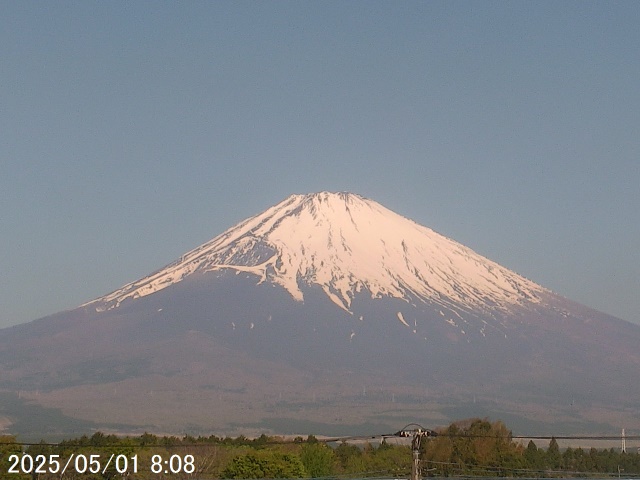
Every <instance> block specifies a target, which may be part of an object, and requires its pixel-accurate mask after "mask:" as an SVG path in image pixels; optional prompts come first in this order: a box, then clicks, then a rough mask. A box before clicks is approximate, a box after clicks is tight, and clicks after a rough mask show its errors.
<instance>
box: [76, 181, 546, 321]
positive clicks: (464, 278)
mask: <svg viewBox="0 0 640 480" xmlns="http://www.w3.org/2000/svg"><path fill="white" fill-rule="evenodd" d="M223 269H233V270H235V271H237V272H248V273H252V274H255V275H257V276H258V277H259V278H260V280H261V281H267V282H271V283H275V284H278V285H280V286H282V287H283V288H284V289H286V290H287V291H288V292H289V293H290V294H291V296H292V297H293V298H294V299H295V300H298V301H302V300H303V298H304V296H303V293H302V287H304V286H307V287H308V286H310V285H318V286H320V287H321V288H322V290H323V291H324V292H325V294H326V295H327V296H328V297H329V298H331V300H332V301H334V302H335V303H336V304H337V305H338V306H340V307H341V308H343V309H345V310H346V311H350V307H351V301H352V299H353V297H354V295H355V294H356V293H358V292H361V291H367V292H369V293H370V295H371V297H372V298H376V297H383V296H388V297H394V298H403V299H410V298H413V299H416V300H421V301H428V302H433V303H437V304H440V305H442V306H445V307H455V308H462V309H468V310H477V309H482V310H485V311H491V310H497V311H504V312H508V311H510V310H511V309H512V308H513V307H514V306H522V305H524V304H529V303H538V302H540V294H542V293H545V292H547V291H546V290H545V289H544V288H542V287H540V286H539V285H536V284H535V283H533V282H531V281H529V280H527V279H525V278H523V277H521V276H519V275H517V274H515V273H513V272H511V271H509V270H507V269H505V268H503V267H501V266H500V265H498V264H496V263H495V262H492V261H490V260H488V259H486V258H484V257H482V256H480V255H478V254H476V253H475V252H473V251H472V250H470V249H468V248H466V247H464V246H463V245H460V244H459V243H457V242H454V241H452V240H450V239H448V238H445V237H443V236H442V235H439V234H437V233H436V232H434V231H433V230H430V229H428V228H426V227H422V226H420V225H418V224H416V223H414V222H412V221H410V220H408V219H406V218H404V217H401V216H400V215H397V214H396V213H394V212H392V211H390V210H388V209H386V208H384V207H383V206H381V205H380V204H378V203H376V202H374V201H372V200H367V199H364V198H362V197H360V196H358V195H354V194H350V193H339V194H330V193H327V192H322V193H318V194H314V195H292V196H290V197H289V198H287V199H285V200H284V201H283V202H281V203H279V204H278V205H276V206H274V207H272V208H270V209H268V210H267V211H266V212H264V213H262V214H260V215H257V216H255V217H252V218H250V219H248V220H245V221H244V222H242V223H240V224H239V225H238V226H236V227H233V228H231V229H229V230H227V231H226V232H224V233H223V234H221V235H219V236H217V237H216V238H214V239H213V240H211V241H210V242H208V243H205V244H204V245H202V246H200V247H198V248H196V249H194V250H192V251H190V252H188V253H186V254H185V255H183V256H182V257H181V258H180V260H178V261H176V262H174V263H173V264H171V265H169V266H168V267H166V268H164V269H162V270H160V271H158V272H156V273H154V274H152V275H150V276H148V277H145V278H143V279H142V280H140V281H137V282H134V283H131V284H129V285H126V286H124V287H123V288H121V289H119V290H117V291H115V292H113V293H111V294H110V295H107V296H105V297H102V298H100V299H98V300H95V301H93V302H90V303H89V304H87V305H95V306H96V308H97V309H99V310H101V309H104V308H114V307H116V306H118V305H120V304H121V303H122V302H123V301H125V300H127V299H135V298H140V297H143V296H145V295H149V294H152V293H155V292H157V291H159V290H161V289H163V288H166V287H168V286H170V285H173V284H175V283H176V282H180V281H182V280H183V279H184V278H186V277H188V276H189V275H191V274H193V273H195V272H203V271H204V272H214V271H220V270H223Z"/></svg>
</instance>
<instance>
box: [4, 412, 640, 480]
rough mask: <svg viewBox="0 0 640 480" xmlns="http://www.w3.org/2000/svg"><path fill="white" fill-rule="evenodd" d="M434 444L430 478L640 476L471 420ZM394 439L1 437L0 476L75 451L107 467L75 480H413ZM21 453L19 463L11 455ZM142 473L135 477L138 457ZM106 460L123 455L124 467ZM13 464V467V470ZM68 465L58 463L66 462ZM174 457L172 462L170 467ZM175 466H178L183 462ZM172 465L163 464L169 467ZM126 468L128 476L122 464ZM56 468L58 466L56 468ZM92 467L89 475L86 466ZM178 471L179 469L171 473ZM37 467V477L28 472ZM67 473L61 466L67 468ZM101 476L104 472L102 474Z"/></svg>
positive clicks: (620, 457)
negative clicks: (52, 440) (33, 440)
mask: <svg viewBox="0 0 640 480" xmlns="http://www.w3.org/2000/svg"><path fill="white" fill-rule="evenodd" d="M437 434H438V435H437V436H433V437H427V438H425V439H424V441H423V442H422V443H421V446H420V458H421V468H422V474H423V476H433V477H455V476H492V477H528V478H549V477H571V476H576V477H578V476H585V475H587V474H597V475H598V476H601V477H603V476H609V475H611V476H619V475H620V474H621V473H622V474H623V475H624V476H625V477H626V478H628V477H631V476H639V475H640V455H639V454H638V453H637V452H633V453H623V452H620V450H619V449H613V448H612V449H604V450H603V449H595V448H591V449H588V450H584V449H581V448H576V449H573V448H567V449H564V450H561V449H560V448H559V446H558V442H557V441H556V440H555V439H554V438H552V439H551V440H550V442H549V443H548V444H547V445H541V446H538V445H536V443H535V442H533V441H529V443H528V444H527V445H526V446H525V445H523V444H522V443H521V442H519V441H515V440H514V439H513V436H512V433H511V431H510V430H509V429H508V428H507V427H506V426H505V425H504V424H503V423H502V422H499V421H497V422H490V421H489V420H487V419H477V418H476V419H469V420H464V421H459V422H455V423H452V424H451V425H449V426H448V427H446V428H442V429H440V430H438V431H437ZM398 442H399V441H397V440H395V439H392V438H389V439H383V440H382V441H381V442H378V443H375V444H373V443H369V442H361V443H353V442H340V443H338V444H333V445H331V446H330V445H328V444H326V443H324V442H322V441H319V440H318V439H317V438H316V437H314V436H312V435H311V436H308V437H306V438H303V437H297V438H295V439H293V440H291V439H284V438H282V437H274V436H266V435H262V436H260V437H258V438H254V439H250V438H247V437H244V436H240V437H235V438H231V437H224V438H222V437H217V436H210V437H202V436H201V437H192V436H189V435H186V436H183V437H175V436H162V437H160V436H156V435H153V434H149V433H145V434H143V435H140V436H138V437H118V436H115V435H105V434H103V433H100V432H97V433H95V434H94V435H92V436H82V437H79V438H75V439H70V440H65V441H63V442H60V443H58V444H48V443H45V442H41V443H39V444H32V445H28V446H25V445H21V444H19V443H18V442H16V439H15V438H14V437H11V436H0V479H5V478H6V479H14V480H52V479H60V478H61V475H60V472H59V471H58V472H57V473H50V472H42V471H39V472H37V471H36V469H35V468H31V469H29V465H30V464H29V462H24V464H23V465H20V464H18V465H17V466H16V464H15V462H16V458H21V456H23V455H28V457H29V458H28V460H31V459H36V458H40V459H45V460H47V461H48V460H49V459H55V461H60V462H64V460H65V459H68V458H69V457H70V456H71V455H72V454H73V455H75V458H78V457H81V458H82V460H83V461H85V460H87V459H90V458H91V455H94V456H99V457H98V458H99V461H100V462H102V463H100V468H97V465H98V464H97V463H96V468H95V469H93V471H91V469H90V468H87V465H88V464H83V463H82V462H80V467H78V469H79V470H85V471H83V472H79V471H76V468H75V465H72V468H69V469H67V470H66V471H65V473H64V476H63V478H65V479H69V480H75V479H78V480H81V479H82V480H85V479H89V480H107V479H122V478H129V479H145V480H146V479H156V480H163V479H167V480H168V479H171V480H180V479H189V478H198V479H219V478H220V479H253V478H256V479H257V478H366V477H393V478H403V477H404V478H407V477H408V476H409V474H410V470H411V460H412V453H411V446H410V445H408V444H407V443H404V444H403V443H398ZM12 455H14V456H13V457H11V456H12ZM134 457H135V462H136V466H137V473H134V472H133V461H134V460H133V458H134ZM107 458H112V459H113V458H120V460H122V461H121V462H120V463H119V464H118V465H115V462H114V463H110V464H109V466H108V467H107V468H104V469H103V468H102V467H103V466H106V459H107ZM10 459H13V460H12V461H13V464H14V470H15V468H16V467H17V469H18V470H20V471H19V472H18V473H11V474H10V473H8V472H9V468H10V467H11V461H10ZM58 459H59V460H58ZM169 460H170V461H171V463H169ZM174 460H175V462H174ZM162 461H164V463H162ZM125 462H128V463H127V471H123V467H124V465H125ZM47 466H50V464H49V463H47ZM83 467H84V468H83ZM170 469H173V470H175V471H167V470H170ZM27 470H28V471H27ZM58 470H60V468H59V469H58ZM96 470H99V471H96Z"/></svg>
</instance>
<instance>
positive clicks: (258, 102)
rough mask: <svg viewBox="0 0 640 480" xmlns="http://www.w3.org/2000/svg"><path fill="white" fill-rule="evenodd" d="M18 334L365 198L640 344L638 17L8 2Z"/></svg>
mask: <svg viewBox="0 0 640 480" xmlns="http://www.w3.org/2000/svg"><path fill="white" fill-rule="evenodd" d="M1 12H2V14H1V15H0V69H1V74H0V79H1V80H0V109H1V114H0V122H1V124H0V131H1V133H0V167H1V169H0V211H1V216H0V246H1V249H0V270H1V273H2V275H0V326H7V325H12V324H16V323H22V322H26V321H30V320H33V319H36V318H39V317H41V316H44V315H47V314H52V313H55V312H58V311H61V310H65V309H70V308H74V307H76V306H77V305H79V304H81V303H84V302H86V301H88V300H91V299H93V298H96V297H98V296H101V295H103V294H106V293H108V292H110V291H112V290H114V289H115V288H117V287H120V286H121V285H123V284H125V283H127V282H129V281H132V280H135V279H137V278H140V277H142V276H144V275H146V274H148V273H150V272H151V271H153V270H155V269H157V268H160V267H162V266H164V265H165V264H167V263H169V262H170V261H172V260H174V259H176V258H178V257H179V256H180V254H182V253H183V252H185V251H187V250H189V249H191V248H193V247H196V246H197V245H199V244H201V243H203V242H205V241H207V240H209V239H210V238H212V237H214V236H215V235H217V234H219V233H221V232H222V231H223V230H225V229H226V228H228V227H230V226H232V225H234V224H236V223H237V222H239V221H240V220H242V219H244V218H246V217H248V216H251V215H254V214H257V213H259V212H261V211H263V210H264V209H266V208H267V207H269V206H271V205H273V204H275V203H277V202H279V201H280V200H282V199H283V198H285V197H286V196H288V195H289V194H291V193H309V192H316V191H321V190H329V191H352V192H356V193H360V194H362V195H364V196H366V197H369V198H372V199H374V200H377V201H378V202H380V203H382V204H384V205H385V206H387V207H389V208H391V209H392V210H395V211H396V212H398V213H400V214H402V215H405V216H407V217H409V218H412V219H413V220H415V221H417V222H418V223H421V224H423V225H426V226H429V227H431V228H433V229H435V230H436V231H438V232H440V233H442V234H444V235H446V236H448V237H450V238H453V239H455V240H457V241H459V242H461V243H464V244H465V245H467V246H469V247H471V248H472V249H474V250H476V251H477V252H478V253H480V254H483V255H485V256H487V257H489V258H491V259H493V260H495V261H497V262H499V263H501V264H503V265H504V266H506V267H508V268H511V269H513V270H515V271H516V272H518V273H520V274H522V275H524V276H526V277H528V278H531V279H532V280H534V281H536V282H538V283H541V284H542V285H544V286H546V287H549V288H551V289H553V290H554V291H556V292H558V293H560V294H562V295H564V296H566V297H569V298H571V299H573V300H576V301H578V302H581V303H584V304H586V305H589V306H591V307H594V308H596V309H598V310H601V311H604V312H607V313H610V314H613V315H616V316H618V317H621V318H623V319H626V320H629V321H633V322H638V323H640V253H639V252H640V248H639V247H640V227H639V223H640V222H639V221H640V213H639V210H640V29H639V28H638V25H640V2H635V1H629V2H588V1H579V2H578V1H575V2H574V1H565V2H556V1H552V2H544V1H540V2H525V1H512V2H507V1H504V2H477V1H469V2H453V1H443V2H437V1H429V2H411V1H403V2H391V1H388V2H376V1H370V0H367V1H351V2H343V1H337V2H331V1H321V2H298V1H293V2H284V1H280V2H237V1H233V2H222V1H221V2H159V1H152V2H151V1H150V2H129V1H110V2H97V1H94V2H92V1H79V2H48V1H42V2H30V1H24V2H23V1H20V2H4V3H3V4H2V6H1Z"/></svg>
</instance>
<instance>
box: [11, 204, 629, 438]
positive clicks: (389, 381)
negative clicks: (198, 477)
mask: <svg viewBox="0 0 640 480" xmlns="http://www.w3.org/2000/svg"><path fill="white" fill-rule="evenodd" d="M638 344H640V327H638V326H637V325H633V324H630V323H627V322H624V321H622V320H619V319H616V318H612V317H610V316H607V315H605V314H603V313H600V312H596V311H594V310H591V309H589V308H587V307H584V306H582V305H579V304H576V303H574V302H571V301H570V300H567V299H565V298H562V297H560V296H558V295H556V294H554V293H553V292H551V291H550V290H548V289H546V288H544V287H542V286H540V285H537V284H536V283H534V282H532V281H530V280H527V279H526V278H524V277H522V276H520V275H518V274H516V273H514V272H512V271H510V270H508V269H507V268H504V267H502V266H500V265H498V264H497V263H495V262H493V261H491V260H489V259H487V258H485V257H483V256H481V255H478V254H477V253H475V252H473V251H472V250H470V249H469V248H467V247H465V246H463V245H461V244H459V243H457V242H455V241H453V240H451V239H448V238H446V237H444V236H442V235H440V234H438V233H436V232H434V231H433V230H431V229H429V228H426V227H423V226H420V225H418V224H416V223H415V222H413V221H411V220H408V219H406V218H404V217H402V216H400V215H398V214H396V213H394V212H392V211H390V210H388V209H387V208H385V207H383V206H382V205H380V204H378V203H376V202H374V201H372V200H369V199H366V198H363V197H361V196H359V195H355V194H351V193H328V192H320V193H315V194H310V195H292V196H290V197H288V198H286V199H285V200H283V201H282V202H280V203H278V204H277V205H275V206H273V207H271V208H269V209H267V210H266V211H265V212H263V213H261V214H259V215H256V216H254V217H251V218H249V219H247V220H245V221H243V222H241V223H240V224H238V225H237V226H235V227H232V228H230V229H229V230H227V231H225V232H223V233H222V234H220V235H218V236H217V237H215V238H213V239H212V240H211V241H209V242H207V243H205V244H203V245H201V246H199V247H197V248H195V249H193V250H191V251H190V252H187V253H185V254H184V255H182V256H181V257H180V258H179V259H178V260H176V261H174V262H173V263H171V264H169V265H168V266H166V267H164V268H162V269H160V270H158V271H156V272H155V273H152V274H150V275H148V276H146V277H144V278H142V279H140V280H138V281H135V282H132V283H130V284H127V285H125V286H123V287H122V288H120V289H118V290H116V291H114V292H112V293H110V294H108V295H106V296H104V297H101V298H98V299H96V300H93V301H90V302H88V303H86V304H84V305H82V306H80V307H78V308H76V309H74V310H71V311H68V312H61V313H58V314H55V315H52V316H50V317H45V318H43V319H40V320H37V321H34V322H31V323H28V324H24V325H19V326H15V327H11V328H7V329H3V330H0V397H1V396H4V399H5V400H6V401H4V403H2V404H0V420H2V419H3V418H4V419H6V421H5V423H7V422H8V423H9V424H10V428H11V429H13V430H12V431H15V432H18V433H25V434H29V433H33V434H34V435H35V436H37V437H38V438H41V437H42V436H43V434H45V433H47V432H50V431H59V432H65V433H71V432H72V431H74V429H76V431H77V430H80V432H84V431H86V430H87V429H90V428H112V429H117V430H118V431H138V432H139V431H145V430H146V431H160V432H185V431H188V432H190V433H194V434H198V433H210V432H212V431H214V432H216V433H229V434H233V433H236V434H237V433H245V434H246V433H247V432H256V431H257V432H264V431H272V432H276V433H296V434H304V433H307V434H309V433H313V434H323V433H325V434H329V435H335V434H341V433H342V434H344V433H345V432H346V433H349V434H357V433H379V432H380V431H393V430H391V429H393V428H398V425H405V424H407V423H410V422H413V421H419V422H420V423H422V424H425V425H440V424H443V423H448V421H449V420H454V419H456V418H462V417H468V416H480V417H485V416H490V417H493V418H501V419H504V420H509V423H510V425H513V426H514V428H518V427H520V429H524V432H525V433H527V434H534V433H540V434H548V433H556V431H557V430H549V428H550V426H553V427H554V428H555V429H557V428H559V426H561V428H562V431H563V432H571V431H583V430H584V429H585V428H586V427H587V425H591V426H593V425H594V422H595V423H597V428H599V429H603V428H604V429H607V428H615V429H618V428H619V427H622V426H624V427H626V428H640V421H638V420H637V419H632V418H629V415H628V412H629V406H630V403H629V402H630V400H629V399H633V398H637V397H638V396H639V395H640V354H638V350H637V345H638ZM1 405H4V406H1ZM34 408H39V409H41V411H39V413H38V415H40V417H39V418H41V420H42V421H41V423H40V425H41V427H38V428H40V430H37V431H35V432H30V430H29V428H30V427H29V425H32V424H30V423H29V419H31V418H33V415H34ZM634 422H635V423H634ZM1 423H2V422H0V425H1ZM83 428H84V430H82V429H83Z"/></svg>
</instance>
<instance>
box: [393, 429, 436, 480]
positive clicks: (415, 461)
mask: <svg viewBox="0 0 640 480" xmlns="http://www.w3.org/2000/svg"><path fill="white" fill-rule="evenodd" d="M409 427H414V428H409ZM394 435H395V436H396V437H412V439H411V455H412V460H411V480H420V479H421V478H422V472H421V469H420V445H421V444H422V439H423V438H424V437H435V436H436V435H438V434H437V433H436V432H434V431H433V430H429V429H427V428H424V427H421V426H420V425H417V424H415V423H413V424H410V425H407V426H406V427H404V428H403V429H402V430H400V431H399V432H396V433H395V434H394Z"/></svg>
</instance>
